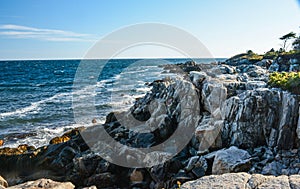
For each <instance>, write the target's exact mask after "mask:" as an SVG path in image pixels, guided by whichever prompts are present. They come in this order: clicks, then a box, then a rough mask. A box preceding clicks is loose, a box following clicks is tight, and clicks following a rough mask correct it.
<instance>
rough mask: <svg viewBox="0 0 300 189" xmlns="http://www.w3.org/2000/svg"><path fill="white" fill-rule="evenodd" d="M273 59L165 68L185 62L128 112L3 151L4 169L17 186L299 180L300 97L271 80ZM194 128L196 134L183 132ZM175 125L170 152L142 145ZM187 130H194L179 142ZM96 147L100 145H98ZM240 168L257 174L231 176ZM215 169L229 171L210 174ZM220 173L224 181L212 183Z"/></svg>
mask: <svg viewBox="0 0 300 189" xmlns="http://www.w3.org/2000/svg"><path fill="white" fill-rule="evenodd" d="M295 64H296V63H295V62H293V64H292V65H293V67H295V66H294V65H295ZM267 66H268V69H269V70H268V69H267ZM275 66H276V62H272V63H270V62H269V61H268V60H262V61H261V62H257V63H255V64H250V63H247V62H243V61H240V62H238V61H235V62H226V63H218V64H217V63H215V64H210V65H208V64H199V65H197V64H195V63H193V62H188V63H187V64H186V65H184V64H180V65H179V66H178V67H176V66H174V65H172V66H167V67H166V70H171V71H172V70H173V71H174V70H175V68H174V67H176V69H177V70H182V71H181V73H182V74H183V76H182V77H179V78H177V79H164V80H158V81H154V82H153V83H151V84H150V85H151V86H152V90H151V91H150V92H149V93H147V94H146V95H145V96H144V97H143V98H141V99H137V101H136V102H135V104H134V105H133V106H132V108H131V109H130V110H129V111H128V112H112V113H110V114H109V115H108V116H107V118H106V122H105V124H103V125H97V124H95V125H94V126H93V127H90V128H79V129H75V130H72V131H70V132H68V133H66V134H64V135H63V136H62V137H56V138H54V139H53V140H51V142H50V144H49V145H48V146H45V147H41V148H38V149H35V148H33V147H30V146H26V145H23V146H20V147H18V148H16V149H10V148H3V149H0V162H1V163H0V174H1V175H2V176H3V177H4V178H6V180H7V182H8V183H9V185H10V186H12V185H16V184H21V183H24V182H27V181H31V180H37V179H40V178H49V179H53V180H55V181H60V182H67V181H69V182H72V183H73V184H74V185H75V186H76V187H88V186H93V187H97V188H151V189H152V188H153V189H154V188H176V187H179V185H181V183H184V182H187V181H191V180H195V179H198V178H201V177H202V178H201V179H199V180H197V181H192V182H187V183H186V184H184V185H183V188H192V187H194V186H199V184H201V186H215V187H221V186H222V187H223V186H229V184H230V186H233V185H235V186H236V187H240V188H247V187H248V188H255V187H257V186H260V187H261V188H264V187H263V186H266V185H270V186H271V185H272V186H274V187H275V186H282V187H283V186H285V185H287V186H288V188H293V187H292V186H295V187H294V188H297V187H298V186H299V178H298V177H297V176H292V175H295V174H299V173H300V158H299V157H300V151H299V150H298V148H299V146H300V140H299V139H300V118H299V112H300V108H299V100H300V98H299V96H297V95H294V94H291V93H289V92H286V91H282V90H281V89H275V88H273V89H271V88H268V85H267V81H268V73H269V71H272V70H273V68H274V67H275ZM280 69H281V68H280ZM289 69H290V68H289ZM190 128H192V133H191V136H185V134H184V133H186V131H189V130H188V129H190ZM180 129H182V130H180ZM178 130H180V133H181V135H179V136H181V137H177V138H175V139H174V145H173V146H171V147H172V148H170V146H167V147H166V146H165V147H164V148H162V149H164V150H165V151H166V152H167V153H166V155H165V156H160V155H158V156H150V158H149V157H148V158H145V157H147V156H145V154H143V151H141V150H139V149H149V148H151V147H155V146H158V145H161V144H164V142H166V141H168V139H169V138H170V137H172V136H174V133H175V134H176V132H177V131H178ZM99 131H103V132H102V133H101V132H99ZM95 133H97V134H95ZM99 133H100V134H99ZM187 133H189V132H187ZM104 134H108V135H109V136H110V137H111V138H113V139H114V141H118V142H119V144H120V145H121V147H120V148H118V147H119V146H116V147H115V148H112V147H111V146H104V145H103V144H102V143H101V141H100V142H99V140H98V139H99V138H98V137H100V138H101V137H102V135H104ZM87 136H89V137H88V138H89V141H87V140H86V139H87ZM177 136H178V135H177ZM185 137H190V138H189V140H188V141H187V142H186V143H184V142H182V143H181V141H185V140H184V139H186V138H185ZM176 142H178V143H176ZM93 145H96V146H98V147H100V149H98V151H96V153H95V148H93ZM132 150H133V153H129V152H130V151H132ZM174 150H175V151H176V150H178V151H179V153H178V154H177V155H176V156H174V157H172V158H171V159H168V160H167V161H163V162H164V163H161V164H155V162H157V161H160V160H162V159H163V158H166V157H168V155H170V153H171V152H173V151H174ZM107 154H110V155H115V156H116V157H123V156H124V154H125V155H126V154H127V155H126V156H124V157H125V158H124V159H121V162H122V163H123V164H126V165H132V164H137V165H140V164H146V165H151V166H148V167H147V168H139V167H132V168H127V167H126V166H121V165H122V163H120V164H121V165H120V164H113V163H110V162H109V161H107V158H106V156H105V155H107ZM128 154H129V155H128ZM132 154H134V155H132ZM155 158H157V159H155ZM234 172H248V173H251V174H253V175H249V174H247V173H238V174H229V173H234ZM224 173H226V174H224ZM211 174H214V175H220V174H224V175H220V176H214V175H212V176H205V175H211ZM257 174H266V175H274V176H262V175H257ZM279 175H288V176H289V175H291V176H289V177H288V176H279ZM203 176H204V177H203ZM275 176H279V177H275ZM217 179H218V180H220V181H221V182H219V185H218V183H216V182H214V183H212V182H213V181H214V180H217ZM39 182H42V183H44V181H39ZM47 182H48V181H47ZM49 182H50V181H49ZM50 183H51V182H50ZM34 184H35V183H34ZM279 184H282V185H279ZM2 185H3V187H7V185H5V184H3V183H2ZM204 188H205V187H204ZM208 188H210V187H208ZM229 188H230V187H229Z"/></svg>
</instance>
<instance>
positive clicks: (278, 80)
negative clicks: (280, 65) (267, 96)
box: [268, 72, 300, 94]
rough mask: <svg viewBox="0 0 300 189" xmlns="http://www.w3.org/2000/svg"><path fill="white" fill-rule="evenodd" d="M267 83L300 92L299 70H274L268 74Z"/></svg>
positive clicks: (296, 92)
mask: <svg viewBox="0 0 300 189" xmlns="http://www.w3.org/2000/svg"><path fill="white" fill-rule="evenodd" d="M268 84H269V85H270V86H271V87H278V88H281V89H283V90H288V91H290V92H292V93H295V94H300V72H274V73H272V74H271V75H270V76H269V82H268Z"/></svg>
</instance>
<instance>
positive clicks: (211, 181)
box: [181, 173, 251, 189]
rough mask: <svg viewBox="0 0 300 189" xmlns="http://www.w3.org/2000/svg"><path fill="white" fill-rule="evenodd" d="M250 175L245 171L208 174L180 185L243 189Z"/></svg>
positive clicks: (182, 188)
mask: <svg viewBox="0 0 300 189" xmlns="http://www.w3.org/2000/svg"><path fill="white" fill-rule="evenodd" d="M250 177H251V176H250V175H249V174H247V173H235V174H234V173H231V174H223V175H210V176H205V177H202V178H200V179H198V180H195V181H189V182H186V183H184V184H183V185H182V186H181V189H192V188H215V189H219V188H226V189H234V188H240V189H245V186H246V184H247V181H248V179H249V178H250Z"/></svg>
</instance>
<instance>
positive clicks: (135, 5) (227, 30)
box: [0, 0, 300, 59]
mask: <svg viewBox="0 0 300 189" xmlns="http://www.w3.org/2000/svg"><path fill="white" fill-rule="evenodd" d="M299 20H300V7H299V5H298V3H297V1H295V0H284V1H282V0H245V1H241V0H218V1H217V0H189V1H183V0H151V1H138V0H126V1H125V0H109V1H104V0H86V1H82V0H47V1H46V0H45V1H39V0H26V1H24V0H1V1H0V59H65V58H82V57H84V55H85V53H86V52H87V51H88V50H89V48H90V47H92V45H93V44H94V43H95V42H96V41H97V40H98V39H100V38H101V37H103V36H105V35H107V34H109V33H110V32H112V31H115V30H116V29H119V28H122V27H124V26H127V25H132V24H136V23H145V22H156V23H165V24H170V25H173V26H176V27H179V28H181V29H184V30H186V31H187V32H189V33H191V34H192V35H194V36H196V37H197V38H198V39H199V40H200V41H201V42H202V43H203V44H204V45H205V46H206V47H207V48H208V49H209V50H210V52H211V53H212V54H213V56H214V57H230V56H233V55H235V54H237V53H240V52H245V51H246V50H249V49H252V50H253V51H255V52H259V53H263V52H265V51H267V50H269V49H271V48H272V47H274V48H275V49H278V48H280V40H279V39H278V38H279V37H281V36H282V35H284V34H286V33H288V32H290V31H294V32H296V33H299V32H300V28H299V26H300V22H299ZM151 48H152V50H153V51H154V49H153V48H154V47H151ZM151 48H148V49H140V50H137V51H136V54H134V53H133V52H128V53H127V55H126V53H125V54H124V56H125V57H126V56H136V57H151V56H157V57H160V56H172V53H169V52H167V50H166V52H165V54H164V51H163V50H161V51H160V53H158V54H157V55H153V52H152V53H150V54H151V55H149V51H151ZM137 52H138V53H137ZM174 56H176V55H174Z"/></svg>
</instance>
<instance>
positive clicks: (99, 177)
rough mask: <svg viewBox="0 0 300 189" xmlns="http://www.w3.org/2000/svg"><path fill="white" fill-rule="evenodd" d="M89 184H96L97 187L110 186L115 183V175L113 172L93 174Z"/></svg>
mask: <svg viewBox="0 0 300 189" xmlns="http://www.w3.org/2000/svg"><path fill="white" fill-rule="evenodd" d="M86 185H87V186H92V185H95V186H96V187H97V188H108V187H113V186H114V185H115V177H114V176H113V175H112V174H111V173H108V172H107V173H100V174H95V175H92V176H91V177H89V178H88V179H87V183H86Z"/></svg>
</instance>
